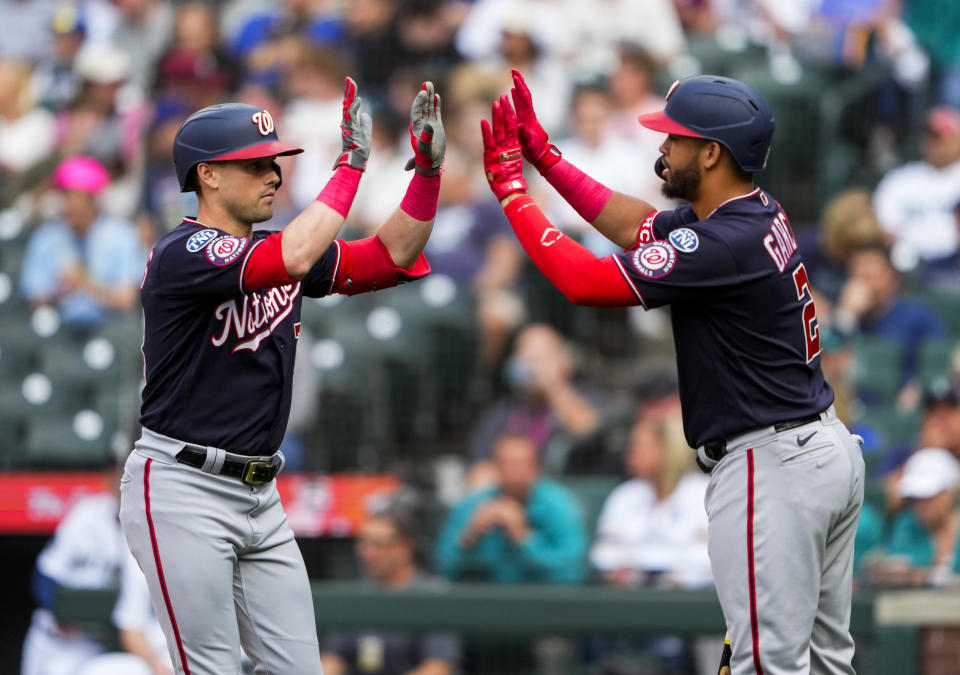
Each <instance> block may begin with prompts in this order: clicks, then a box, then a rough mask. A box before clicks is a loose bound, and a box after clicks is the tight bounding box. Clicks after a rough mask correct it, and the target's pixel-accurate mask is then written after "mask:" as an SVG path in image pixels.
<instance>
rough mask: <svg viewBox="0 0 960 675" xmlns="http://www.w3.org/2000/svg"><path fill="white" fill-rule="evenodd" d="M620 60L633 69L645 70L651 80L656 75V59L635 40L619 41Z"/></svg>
mask: <svg viewBox="0 0 960 675" xmlns="http://www.w3.org/2000/svg"><path fill="white" fill-rule="evenodd" d="M620 60H621V61H622V62H623V63H624V64H626V65H628V66H630V67H631V68H633V69H634V70H640V71H643V72H645V73H646V74H647V75H648V76H649V77H650V79H651V81H652V80H654V79H656V77H657V71H658V70H659V68H658V66H657V60H656V59H655V58H653V55H651V54H650V52H648V51H647V50H646V49H644V48H643V47H642V46H640V45H638V44H637V43H636V42H629V41H625V42H621V43H620ZM651 84H652V82H651Z"/></svg>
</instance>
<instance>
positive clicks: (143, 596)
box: [111, 547, 173, 675]
mask: <svg viewBox="0 0 960 675" xmlns="http://www.w3.org/2000/svg"><path fill="white" fill-rule="evenodd" d="M111 618H112V620H113V624H114V625H115V626H116V627H117V630H118V631H119V635H120V646H121V647H123V649H124V651H125V652H127V654H128V655H129V658H128V659H127V662H128V663H129V664H130V665H129V671H128V672H129V673H130V675H134V673H135V672H136V671H135V670H134V668H136V667H137V666H140V667H141V670H143V671H144V674H145V675H173V662H172V661H171V660H170V652H169V651H168V650H167V641H166V639H165V638H164V636H163V628H161V627H160V622H159V621H158V620H157V616H156V614H154V611H153V604H152V603H151V602H150V591H149V589H148V588H147V580H146V578H145V577H144V576H143V571H141V569H140V566H139V565H137V561H136V560H135V559H134V557H133V555H132V554H131V553H130V550H129V549H127V548H126V547H125V548H124V556H123V561H122V565H121V570H120V593H119V594H118V596H117V604H116V605H114V608H113V613H112V615H111ZM134 664H136V665H134Z"/></svg>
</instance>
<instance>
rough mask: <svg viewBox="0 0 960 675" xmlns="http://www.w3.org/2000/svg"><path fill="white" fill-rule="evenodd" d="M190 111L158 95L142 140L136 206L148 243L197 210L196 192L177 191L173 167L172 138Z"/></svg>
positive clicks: (181, 103)
mask: <svg viewBox="0 0 960 675" xmlns="http://www.w3.org/2000/svg"><path fill="white" fill-rule="evenodd" d="M191 112H193V110H192V109H191V108H189V107H187V105H186V104H184V103H183V102H182V101H178V100H177V99H171V98H160V99H158V100H157V101H156V103H155V104H154V109H153V119H152V120H151V123H150V127H149V129H148V131H147V134H146V139H145V148H144V155H145V156H144V166H143V189H142V192H141V197H140V205H139V209H138V212H139V213H138V216H139V218H144V217H145V218H146V219H147V221H148V224H149V228H150V233H149V235H148V236H146V237H143V239H144V241H146V242H148V243H149V244H150V245H152V244H153V242H154V241H156V240H157V239H159V238H160V237H161V236H163V235H164V234H166V233H167V232H169V231H170V230H172V229H173V228H174V227H176V226H177V225H179V224H180V223H181V222H182V221H183V216H184V215H188V214H196V212H197V195H196V193H195V192H180V182H179V181H178V180H177V172H176V169H175V168H174V166H173V139H174V137H175V136H176V135H177V129H179V128H180V125H181V124H183V122H184V120H186V119H187V116H188V115H189V114H190V113H191Z"/></svg>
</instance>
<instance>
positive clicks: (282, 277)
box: [242, 231, 293, 293]
mask: <svg viewBox="0 0 960 675" xmlns="http://www.w3.org/2000/svg"><path fill="white" fill-rule="evenodd" d="M282 238H283V232H282V231H281V232H276V233H274V234H271V235H270V236H269V237H267V238H266V239H261V240H260V241H259V242H258V243H256V244H255V245H254V249H253V251H251V252H250V256H249V257H248V258H247V262H246V265H245V266H244V268H243V275H242V279H243V282H242V288H243V291H244V292H245V293H247V292H250V291H256V290H258V289H261V288H273V287H275V286H283V285H285V284H292V283H293V279H291V278H290V275H289V274H288V273H287V266H286V265H285V264H284V263H283V248H282V247H281V244H280V242H281V240H282Z"/></svg>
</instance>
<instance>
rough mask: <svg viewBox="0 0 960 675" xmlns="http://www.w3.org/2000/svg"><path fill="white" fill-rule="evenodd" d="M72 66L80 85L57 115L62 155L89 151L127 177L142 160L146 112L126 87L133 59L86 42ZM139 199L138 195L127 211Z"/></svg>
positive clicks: (107, 165)
mask: <svg viewBox="0 0 960 675" xmlns="http://www.w3.org/2000/svg"><path fill="white" fill-rule="evenodd" d="M73 67H74V71H75V72H76V74H77V77H78V78H79V79H80V82H81V85H80V90H79V91H78V92H77V95H76V97H75V98H74V99H73V100H72V101H71V102H70V104H69V105H68V106H67V107H66V108H64V109H63V110H62V111H61V112H60V113H59V115H58V116H57V140H56V143H57V150H58V152H59V155H60V156H62V157H65V156H69V155H90V156H91V157H95V158H96V159H98V160H99V161H100V162H101V163H102V164H104V165H105V166H106V167H108V169H109V170H110V171H112V172H114V175H115V176H124V175H126V173H127V172H128V171H129V170H130V169H132V168H133V167H134V166H135V165H136V162H137V161H138V159H139V156H140V152H141V144H142V142H143V141H142V137H141V131H142V128H143V123H144V118H145V116H146V108H145V107H144V104H143V101H142V99H141V98H140V97H139V96H138V95H137V94H136V92H135V91H134V90H132V89H130V88H128V87H126V83H127V82H128V79H129V75H130V58H129V57H128V56H127V55H126V53H125V52H123V51H122V50H120V49H118V48H116V47H114V46H112V45H110V44H105V43H100V44H87V45H85V46H84V47H83V48H81V50H80V51H79V52H78V53H77V58H76V59H74V62H73ZM135 203H136V201H135V199H134V202H133V204H130V205H129V207H128V208H127V210H126V214H127V215H129V213H131V212H132V210H133V207H134V204H135ZM115 210H117V211H122V210H123V209H121V208H119V207H118V208H117V209H115Z"/></svg>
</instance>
